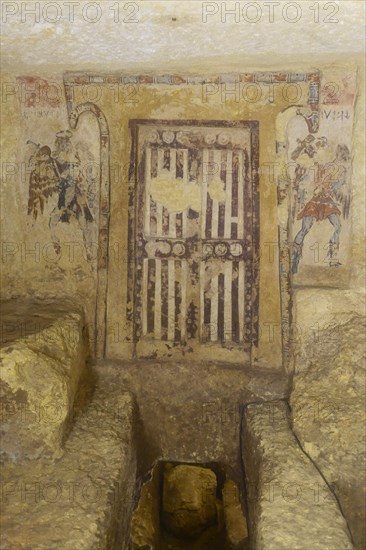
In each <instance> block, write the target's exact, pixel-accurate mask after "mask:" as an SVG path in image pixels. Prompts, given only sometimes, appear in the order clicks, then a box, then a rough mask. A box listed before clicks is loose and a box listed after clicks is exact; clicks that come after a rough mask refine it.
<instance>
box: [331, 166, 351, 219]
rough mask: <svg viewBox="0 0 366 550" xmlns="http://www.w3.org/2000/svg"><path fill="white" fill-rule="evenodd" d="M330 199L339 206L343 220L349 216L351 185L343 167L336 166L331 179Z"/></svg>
mask: <svg viewBox="0 0 366 550" xmlns="http://www.w3.org/2000/svg"><path fill="white" fill-rule="evenodd" d="M331 189H332V197H333V198H334V199H335V200H336V201H337V202H338V204H339V205H340V206H341V211H342V215H343V218H344V219H347V218H348V216H349V210H350V204H351V185H350V173H349V170H348V169H347V168H346V166H344V165H340V166H338V169H337V170H336V172H335V174H334V177H333V179H332V186H331Z"/></svg>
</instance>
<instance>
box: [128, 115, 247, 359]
mask: <svg viewBox="0 0 366 550" xmlns="http://www.w3.org/2000/svg"><path fill="white" fill-rule="evenodd" d="M131 127H132V130H133V138H134V143H133V155H134V157H133V158H134V160H135V164H136V167H137V170H136V171H135V173H134V174H133V176H132V178H131V187H130V239H131V240H132V241H133V246H132V248H131V254H133V256H134V257H133V260H134V261H133V262H130V263H131V265H132V269H131V271H130V276H129V285H130V303H131V304H132V307H131V310H130V318H131V320H132V322H133V334H134V338H135V340H136V341H139V342H140V343H141V344H142V345H140V350H141V349H143V348H144V349H145V350H148V349H149V343H150V344H151V343H152V342H154V343H155V344H157V342H165V343H166V344H169V345H168V349H170V348H171V347H180V348H182V349H183V348H184V347H185V346H187V345H189V346H190V347H192V345H194V346H195V347H196V348H197V345H199V346H200V347H202V346H203V347H205V346H207V345H209V346H211V347H215V346H216V347H217V348H226V349H228V350H233V349H237V350H245V351H247V352H248V351H249V350H250V348H251V345H252V344H253V343H255V341H254V339H253V334H255V333H256V327H255V326H254V324H255V323H254V324H253V308H255V307H257V304H258V302H257V300H253V289H254V288H255V289H256V292H255V294H256V297H257V295H258V293H257V289H258V284H257V283H258V281H257V279H256V280H254V279H253V277H254V276H255V275H257V273H258V270H257V269H254V260H257V258H256V257H255V254H256V249H257V246H258V239H257V233H256V231H255V230H254V227H253V222H254V220H255V217H254V210H253V205H254V203H255V202H256V201H257V197H258V194H257V189H256V190H255V191H253V187H254V186H255V185H257V181H256V177H253V145H254V147H255V148H256V149H257V143H258V140H257V138H258V133H257V125H256V123H253V122H252V123H247V122H243V123H233V125H230V124H228V123H221V122H217V121H213V122H204V123H203V122H194V123H193V121H189V123H188V121H186V122H184V121H182V122H176V121H131ZM253 138H255V139H253ZM256 153H257V151H256ZM254 157H255V158H257V155H254ZM255 176H256V174H255ZM256 212H257V210H256ZM256 221H257V220H256ZM131 259H132V258H131ZM256 268H257V266H256ZM257 317H258V316H257V313H256V316H255V319H257Z"/></svg>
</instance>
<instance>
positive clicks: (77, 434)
mask: <svg viewBox="0 0 366 550" xmlns="http://www.w3.org/2000/svg"><path fill="white" fill-rule="evenodd" d="M136 422H137V417H136V407H135V402H134V399H133V398H132V396H131V395H130V394H129V393H126V392H123V391H121V389H120V388H115V387H114V385H113V384H112V383H111V380H110V378H109V377H108V376H102V377H100V379H99V380H97V382H96V387H95V391H94V394H93V397H92V399H91V401H90V403H89V404H88V406H87V407H86V408H85V410H83V411H82V412H80V415H79V416H78V418H77V420H76V423H75V426H74V428H73V430H72V432H71V434H70V436H69V438H68V440H67V442H66V444H65V452H64V454H63V456H62V457H61V459H59V460H58V461H50V460H45V459H44V458H42V459H39V460H34V461H27V462H25V461H24V462H21V463H14V462H13V463H12V462H8V463H7V464H5V465H4V466H3V467H2V497H3V502H2V513H1V518H0V522H1V525H0V527H1V533H2V546H1V548H3V549H4V550H5V549H7V550H10V549H12V550H14V549H15V548H16V549H17V550H30V549H32V550H33V549H34V550H35V549H37V550H61V549H62V550H91V549H93V550H114V549H116V550H117V549H118V550H120V549H121V548H127V541H128V537H129V529H130V527H129V526H130V520H131V514H132V509H133V507H134V502H135V495H134V488H135V479H136V445H135V438H134V433H135V426H136Z"/></svg>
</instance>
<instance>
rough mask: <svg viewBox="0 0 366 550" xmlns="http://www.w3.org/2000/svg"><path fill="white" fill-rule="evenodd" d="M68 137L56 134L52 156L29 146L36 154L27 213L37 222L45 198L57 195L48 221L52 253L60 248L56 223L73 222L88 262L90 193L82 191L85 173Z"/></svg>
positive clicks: (44, 148)
mask: <svg viewBox="0 0 366 550" xmlns="http://www.w3.org/2000/svg"><path fill="white" fill-rule="evenodd" d="M71 137H72V133H71V132H70V131H69V130H66V131H64V132H58V133H57V134H56V141H55V150H54V151H53V152H52V153H51V149H50V148H49V147H48V146H47V145H46V146H43V147H40V146H39V145H36V144H33V145H35V146H36V147H37V152H36V154H35V155H34V156H33V157H32V158H31V161H32V163H33V165H34V169H33V170H32V172H31V175H30V181H29V201H28V214H33V217H34V219H37V216H38V214H39V213H41V214H43V212H44V205H45V202H46V201H47V200H48V198H49V197H50V196H52V195H53V194H56V193H57V194H58V200H57V205H56V206H55V208H54V209H53V210H52V212H51V215H50V219H49V227H50V229H51V236H52V240H53V245H54V248H55V251H56V252H57V253H59V252H60V249H61V247H60V239H59V237H58V235H57V232H56V228H57V226H58V224H59V223H69V222H70V221H71V220H72V219H75V220H76V221H77V224H78V226H79V227H80V229H81V231H82V234H83V242H84V246H85V248H86V255H87V258H88V259H90V260H91V254H90V246H91V245H92V244H93V242H92V241H93V221H94V218H93V215H92V212H91V209H90V207H89V201H88V197H89V196H91V193H90V190H89V191H88V190H87V189H86V185H87V181H86V180H87V179H88V174H86V176H85V177H84V175H83V171H82V164H81V160H80V157H79V154H78V152H77V151H75V149H74V147H73V145H72V143H71ZM29 143H31V142H29ZM89 180H90V181H91V179H90V177H89Z"/></svg>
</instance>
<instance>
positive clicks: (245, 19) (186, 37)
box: [1, 0, 365, 73]
mask: <svg viewBox="0 0 366 550" xmlns="http://www.w3.org/2000/svg"><path fill="white" fill-rule="evenodd" d="M236 5H237V7H236V9H237V11H236V14H232V15H229V14H228V13H227V14H226V21H225V8H226V10H227V11H228V10H230V9H231V10H233V9H234V8H235V2H232V1H228V2H221V1H216V2H201V0H186V1H176V0H157V1H155V0H136V2H128V1H127V2H125V1H122V0H119V1H118V2H117V1H116V0H111V1H110V0H99V1H98V2H90V1H89V0H78V1H74V0H72V1H66V0H58V1H55V2H49V1H47V0H42V1H40V2H34V1H29V0H28V1H27V2H20V1H19V0H18V1H13V2H5V1H3V2H2V6H1V8H2V56H1V57H2V67H3V70H4V71H7V72H18V73H19V72H27V71H29V69H30V68H31V69H32V72H33V73H42V72H45V71H51V72H52V71H54V72H60V71H64V70H83V69H89V70H91V69H98V70H100V68H101V67H102V68H103V69H104V70H108V71H111V70H116V71H121V70H129V71H146V72H156V71H164V70H169V71H172V70H173V71H174V70H184V71H186V72H187V71H190V70H191V71H196V70H202V69H205V68H207V69H212V68H213V67H216V68H219V69H220V70H221V71H223V70H224V71H225V69H226V68H227V69H228V70H230V69H231V68H234V67H238V64H240V65H241V66H245V67H248V68H250V66H253V65H254V64H256V66H257V67H258V66H263V67H265V66H267V65H268V66H270V65H272V66H273V64H278V62H279V63H281V64H283V65H285V64H286V63H287V60H289V61H290V60H292V61H296V62H297V63H298V64H299V63H300V64H301V62H304V63H306V62H310V63H311V59H312V56H313V55H314V54H315V53H316V54H318V55H322V56H324V59H325V60H327V59H328V60H329V61H330V62H331V61H332V56H333V57H334V56H335V57H337V59H339V58H341V57H342V56H343V57H344V60H345V61H346V62H349V61H352V57H350V55H349V54H350V53H351V54H352V53H354V54H355V55H356V54H359V53H361V52H362V51H363V50H364V44H365V39H364V19H365V17H364V13H365V4H364V2H363V1H362V0H341V1H338V2H324V1H320V2H311V1H308V0H298V1H297V2H288V1H284V0H281V1H279V2H262V0H260V1H259V0H258V1H257V2H248V1H240V2H236ZM338 8H339V9H338ZM337 9H338V13H336V10H337ZM256 19H258V21H257V22H254V21H255V20H256ZM317 20H319V22H317ZM327 20H329V22H327ZM331 21H333V22H331ZM336 21H338V22H336ZM346 52H348V53H347V56H345V53H346ZM330 54H331V55H330ZM295 56H297V57H295ZM278 60H279V61H278ZM276 61H277V63H276Z"/></svg>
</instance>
